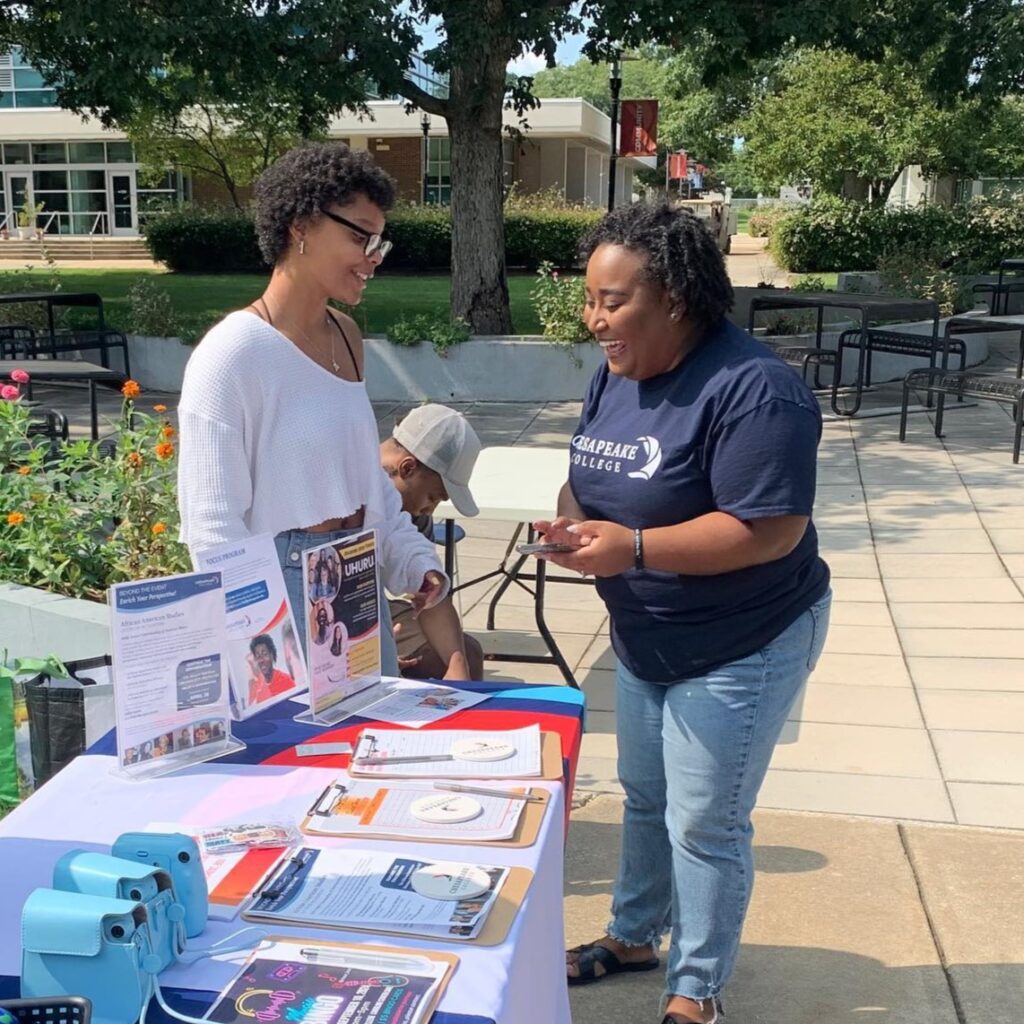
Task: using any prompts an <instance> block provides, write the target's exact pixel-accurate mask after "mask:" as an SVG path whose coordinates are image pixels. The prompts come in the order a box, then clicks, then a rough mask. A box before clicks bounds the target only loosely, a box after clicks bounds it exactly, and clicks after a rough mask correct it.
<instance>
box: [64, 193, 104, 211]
mask: <svg viewBox="0 0 1024 1024" xmlns="http://www.w3.org/2000/svg"><path fill="white" fill-rule="evenodd" d="M106 208H107V193H106V192H72V193H71V209H72V210H74V211H75V212H76V213H99V212H100V211H102V210H106Z"/></svg>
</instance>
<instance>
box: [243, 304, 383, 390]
mask: <svg viewBox="0 0 1024 1024" xmlns="http://www.w3.org/2000/svg"><path fill="white" fill-rule="evenodd" d="M256 302H258V303H259V304H260V308H261V309H262V311H263V312H262V316H263V319H264V320H266V321H267V323H268V324H270V326H271V327H273V326H274V321H273V319H272V317H271V316H270V310H269V309H268V308H267V304H266V302H265V301H264V299H263V296H262V295H261V296H260V297H259V298H258V299H257V300H256ZM256 302H254V303H253V305H254V306H255V305H256ZM324 315H325V316H326V317H327V319H328V320H330V321H331V323H332V324H334V326H335V327H337V328H338V331H339V333H340V334H341V340H342V341H343V342H345V348H347V349H348V357H349V359H351V360H352V369H353V370H355V374H356V380H357V381H359V382H361V381H362V379H363V375H362V374H361V373H360V372H359V364H358V363H357V362H356V354H355V352H353V351H352V346H351V344H349V340H348V337H347V336H346V334H345V328H344V327H342V326H341V322H340V321H339V320H338V319H337V318H336V317H335V316H334V314H332V313H327V312H326V311H325V313H324Z"/></svg>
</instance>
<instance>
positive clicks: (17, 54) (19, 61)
mask: <svg viewBox="0 0 1024 1024" xmlns="http://www.w3.org/2000/svg"><path fill="white" fill-rule="evenodd" d="M11 60H12V62H13V64H14V66H15V67H16V68H27V67H28V66H29V64H28V63H27V62H26V60H25V57H24V55H23V54H22V52H21V47H20V46H14V47H12V48H11Z"/></svg>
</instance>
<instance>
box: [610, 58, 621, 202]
mask: <svg viewBox="0 0 1024 1024" xmlns="http://www.w3.org/2000/svg"><path fill="white" fill-rule="evenodd" d="M608 88H609V89H610V90H611V94H612V148H611V153H610V157H609V160H608V212H609V213H611V211H612V210H614V209H615V163H616V161H617V160H618V157H619V92H620V90H621V89H622V55H621V54H620V53H616V54H615V56H614V57H613V58H612V64H611V67H610V68H609V69H608Z"/></svg>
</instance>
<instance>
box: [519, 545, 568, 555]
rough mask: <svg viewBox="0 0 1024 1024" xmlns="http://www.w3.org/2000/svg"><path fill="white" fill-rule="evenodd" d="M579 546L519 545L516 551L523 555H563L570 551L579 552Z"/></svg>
mask: <svg viewBox="0 0 1024 1024" xmlns="http://www.w3.org/2000/svg"><path fill="white" fill-rule="evenodd" d="M579 549H580V548H579V545H573V544H543V543H542V544H517V545H516V551H518V552H519V554H521V555H561V554H568V553H569V552H570V551H579Z"/></svg>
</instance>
